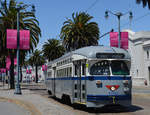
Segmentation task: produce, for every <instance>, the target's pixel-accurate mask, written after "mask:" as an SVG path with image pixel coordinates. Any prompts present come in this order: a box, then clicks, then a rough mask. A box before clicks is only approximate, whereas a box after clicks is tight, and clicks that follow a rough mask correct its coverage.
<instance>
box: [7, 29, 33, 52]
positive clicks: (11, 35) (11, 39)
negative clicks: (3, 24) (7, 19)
mask: <svg viewBox="0 0 150 115" xmlns="http://www.w3.org/2000/svg"><path fill="white" fill-rule="evenodd" d="M7 48H8V49H17V30H14V29H7ZM20 49H24V50H28V49H30V31H29V30H20Z"/></svg>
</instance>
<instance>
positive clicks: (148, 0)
mask: <svg viewBox="0 0 150 115" xmlns="http://www.w3.org/2000/svg"><path fill="white" fill-rule="evenodd" d="M136 2H137V3H138V4H141V3H142V4H143V7H145V6H147V5H148V7H149V9H150V0H136Z"/></svg>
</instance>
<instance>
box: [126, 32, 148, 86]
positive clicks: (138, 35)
mask: <svg viewBox="0 0 150 115" xmlns="http://www.w3.org/2000/svg"><path fill="white" fill-rule="evenodd" d="M125 31H127V32H128V33H129V52H130V55H131V61H132V64H131V75H132V80H133V85H145V84H146V83H147V85H150V31H140V32H133V31H131V30H125Z"/></svg>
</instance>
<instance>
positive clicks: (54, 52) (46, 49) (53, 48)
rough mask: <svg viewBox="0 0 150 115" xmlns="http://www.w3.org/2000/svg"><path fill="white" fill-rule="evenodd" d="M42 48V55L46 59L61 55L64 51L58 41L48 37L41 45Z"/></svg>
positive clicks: (50, 59) (49, 59)
mask: <svg viewBox="0 0 150 115" xmlns="http://www.w3.org/2000/svg"><path fill="white" fill-rule="evenodd" d="M42 50H43V55H44V56H45V57H46V58H47V59H48V61H52V60H54V59H57V58H59V57H61V56H62V55H63V54H64V52H65V49H64V47H63V46H62V45H61V43H60V41H59V40H56V39H48V41H47V42H45V44H44V45H43V48H42Z"/></svg>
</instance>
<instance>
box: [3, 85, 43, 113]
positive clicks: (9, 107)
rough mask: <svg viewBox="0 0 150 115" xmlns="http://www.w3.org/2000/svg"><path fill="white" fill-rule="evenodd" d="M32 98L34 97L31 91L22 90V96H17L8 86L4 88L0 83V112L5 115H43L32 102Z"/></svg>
mask: <svg viewBox="0 0 150 115" xmlns="http://www.w3.org/2000/svg"><path fill="white" fill-rule="evenodd" d="M32 97H34V96H33V95H31V92H30V91H29V90H22V95H15V94H14V90H10V89H8V85H7V84H5V86H3V85H2V84H1V83H0V104H1V105H0V111H2V112H3V115H41V113H40V112H39V110H38V109H37V108H36V107H35V106H34V105H33V104H32V102H31V101H30V100H31V99H32ZM32 100H33V99H32ZM34 101H36V100H34ZM4 108H5V109H4Z"/></svg>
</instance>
